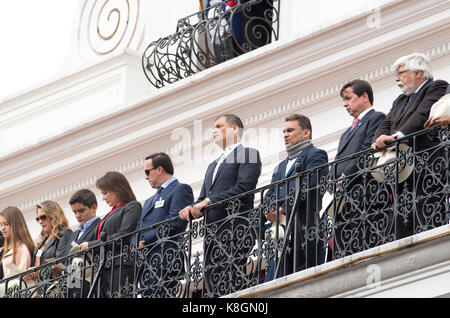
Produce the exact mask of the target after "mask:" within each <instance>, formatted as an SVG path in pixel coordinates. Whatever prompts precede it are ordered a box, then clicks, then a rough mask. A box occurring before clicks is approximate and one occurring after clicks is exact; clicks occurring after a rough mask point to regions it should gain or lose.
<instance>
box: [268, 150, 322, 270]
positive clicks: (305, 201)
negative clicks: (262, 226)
mask: <svg viewBox="0 0 450 318" xmlns="http://www.w3.org/2000/svg"><path fill="white" fill-rule="evenodd" d="M288 161H289V160H288V158H286V159H285V160H283V161H282V162H281V163H280V164H279V165H278V166H277V167H276V168H275V170H274V173H273V175H272V180H271V183H274V182H278V181H281V180H283V179H285V178H290V177H293V176H295V175H296V174H297V172H296V170H295V164H294V165H292V166H291V168H290V169H289V171H288V173H287V175H286V167H287V163H288ZM296 162H300V163H301V171H300V172H303V171H307V170H310V169H313V168H316V167H319V166H322V165H326V164H327V163H328V155H327V153H326V151H324V150H322V149H318V148H316V147H314V146H313V145H312V144H311V145H309V146H307V147H306V148H305V149H303V151H302V152H301V153H300V155H299V156H298V157H297V161H296ZM327 174H328V167H327V166H324V167H323V168H321V169H320V171H319V178H317V172H313V173H311V174H308V175H306V176H304V177H303V178H302V180H301V181H302V186H303V187H304V188H305V190H306V191H305V192H304V193H303V195H301V196H300V197H299V198H300V203H299V210H298V213H297V220H298V223H297V225H298V227H303V226H305V225H307V226H308V227H310V226H312V225H314V222H315V221H316V213H317V212H319V211H320V209H321V208H322V196H323V194H321V191H320V190H319V189H315V187H316V186H317V180H318V179H319V181H320V179H321V178H326V176H327ZM295 185H296V178H293V179H292V180H291V181H289V183H281V184H280V189H279V199H285V198H286V196H287V191H289V190H288V189H295ZM274 194H276V188H275V187H271V188H270V189H269V191H267V193H266V195H265V196H264V201H265V202H266V203H268V202H267V201H266V200H271V199H272V198H271V197H272V196H273V195H274ZM286 203H287V202H286V200H283V201H282V203H281V205H280V206H282V207H283V209H284V210H285V211H286V226H287V225H288V220H289V217H290V213H291V211H292V204H293V202H289V200H288V204H286ZM274 207H275V205H274ZM308 207H309V209H308ZM292 229H293V228H292ZM298 233H302V231H301V229H299V231H298ZM273 235H275V233H273ZM302 237H303V239H304V236H302ZM303 239H302V238H301V235H298V236H297V246H298V247H297V250H296V251H295V253H296V255H297V266H298V268H297V269H296V270H295V271H297V270H301V269H304V268H306V265H307V262H308V267H311V266H316V265H317V264H320V263H322V262H323V255H322V254H323V247H322V245H323V243H321V242H317V244H316V241H315V240H311V239H308V240H307V244H306V246H307V250H308V257H306V252H305V249H304V248H303V247H302V244H304V243H305V242H303ZM289 244H290V246H291V250H290V251H289V252H288V253H287V258H286V260H287V262H286V264H285V266H286V267H285V270H286V272H285V274H290V273H292V272H293V256H294V250H293V244H294V240H290V241H289ZM283 267H284V266H283Z"/></svg>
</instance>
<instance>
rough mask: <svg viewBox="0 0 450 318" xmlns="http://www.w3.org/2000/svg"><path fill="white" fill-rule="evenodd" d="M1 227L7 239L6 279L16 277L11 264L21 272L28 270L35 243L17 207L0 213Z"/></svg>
mask: <svg viewBox="0 0 450 318" xmlns="http://www.w3.org/2000/svg"><path fill="white" fill-rule="evenodd" d="M0 227H1V231H2V233H3V236H4V237H5V243H4V253H3V258H2V262H1V263H2V267H3V273H4V275H5V277H8V276H11V275H15V274H17V272H14V271H12V270H11V268H10V267H11V266H9V265H10V264H12V265H14V266H15V267H16V268H17V269H18V270H20V272H24V271H26V270H28V268H29V267H30V265H31V255H32V254H33V250H34V243H33V240H32V239H31V235H30V232H29V231H28V227H27V224H26V222H25V219H24V217H23V214H22V212H21V211H20V210H19V209H18V208H17V207H12V206H10V207H7V208H5V209H3V211H2V212H0Z"/></svg>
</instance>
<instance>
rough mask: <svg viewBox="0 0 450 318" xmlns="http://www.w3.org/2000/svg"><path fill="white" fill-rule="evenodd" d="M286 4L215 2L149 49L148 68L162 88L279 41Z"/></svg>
mask: <svg viewBox="0 0 450 318" xmlns="http://www.w3.org/2000/svg"><path fill="white" fill-rule="evenodd" d="M280 1H281V0H240V1H215V2H214V1H211V2H212V3H214V4H213V5H211V6H210V7H208V8H206V9H204V10H202V11H200V12H197V13H195V14H192V15H190V16H187V17H185V18H183V19H180V20H179V21H178V24H177V29H176V32H175V33H174V34H171V35H169V36H166V37H163V38H160V39H158V40H156V41H154V42H152V43H150V45H149V46H148V47H147V48H146V50H145V51H144V54H143V56H142V68H143V70H144V73H145V75H146V76H147V78H148V80H149V81H150V83H151V84H152V85H153V86H155V87H157V88H160V87H163V86H165V85H166V84H170V83H173V82H175V81H178V80H180V79H182V78H185V77H188V76H190V75H192V74H195V73H197V72H199V71H202V70H204V69H206V68H209V67H211V66H214V65H217V64H219V63H222V62H224V61H226V60H229V59H231V58H234V57H236V56H238V55H241V54H243V53H246V52H249V51H251V50H253V49H255V48H258V47H261V46H263V45H266V44H268V43H270V42H271V41H272V40H278V36H279V13H280Z"/></svg>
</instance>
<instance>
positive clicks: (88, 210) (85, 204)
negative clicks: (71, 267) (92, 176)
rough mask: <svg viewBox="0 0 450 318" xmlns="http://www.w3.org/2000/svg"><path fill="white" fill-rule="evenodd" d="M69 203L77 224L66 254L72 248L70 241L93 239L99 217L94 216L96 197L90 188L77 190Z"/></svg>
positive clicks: (79, 241)
mask: <svg viewBox="0 0 450 318" xmlns="http://www.w3.org/2000/svg"><path fill="white" fill-rule="evenodd" d="M69 204H70V208H71V209H72V211H73V213H74V215H75V218H76V219H77V222H78V224H79V225H78V229H77V230H76V231H75V232H73V233H72V237H71V239H70V242H69V245H68V246H67V254H69V251H70V249H71V248H72V242H75V243H77V244H80V243H82V242H88V241H92V240H94V239H95V234H96V229H97V226H98V223H100V218H99V217H98V216H96V214H97V198H96V197H95V194H94V192H92V191H91V190H89V189H81V190H78V191H77V192H75V193H74V194H73V195H72V197H71V198H70V200H69Z"/></svg>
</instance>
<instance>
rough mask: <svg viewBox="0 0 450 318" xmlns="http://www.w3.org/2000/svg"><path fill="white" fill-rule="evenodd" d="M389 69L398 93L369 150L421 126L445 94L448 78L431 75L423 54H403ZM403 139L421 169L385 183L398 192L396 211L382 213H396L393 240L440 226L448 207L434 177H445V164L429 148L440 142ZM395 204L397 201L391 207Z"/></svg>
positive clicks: (424, 137)
mask: <svg viewBox="0 0 450 318" xmlns="http://www.w3.org/2000/svg"><path fill="white" fill-rule="evenodd" d="M393 67H394V70H395V80H396V82H397V83H398V87H399V88H400V89H401V90H402V94H401V95H400V96H398V97H397V98H396V99H395V100H394V102H393V104H392V108H391V110H390V111H389V113H388V114H387V116H386V118H385V120H384V121H383V122H382V123H381V124H380V126H379V127H378V128H377V130H376V131H375V135H374V139H373V144H372V148H373V149H383V150H385V149H386V147H387V146H388V144H389V143H391V142H393V141H394V140H395V139H397V138H403V137H405V136H407V135H410V134H413V133H416V132H418V131H420V130H422V129H423V128H424V124H425V122H426V121H427V119H428V117H429V115H430V110H431V106H432V105H433V104H434V103H435V102H436V101H438V100H439V99H440V98H441V97H442V96H444V94H445V91H446V89H447V86H448V83H447V82H446V81H443V80H434V79H433V75H432V73H431V65H430V61H429V60H428V58H427V57H426V56H425V55H423V54H420V53H412V54H410V55H406V56H403V57H401V58H399V59H397V61H395V63H394V65H393ZM402 142H404V143H407V144H409V146H411V150H412V153H414V155H415V158H413V157H410V158H413V159H415V160H414V161H415V162H417V163H419V167H421V168H420V169H418V168H417V169H414V171H413V173H411V174H410V176H409V177H408V178H407V179H406V180H405V181H403V183H401V184H397V185H396V184H395V183H393V182H391V181H387V182H385V185H386V186H387V190H388V191H389V192H390V194H389V195H395V196H397V199H396V200H394V197H391V199H390V201H391V208H390V209H391V210H389V211H394V214H392V212H389V211H386V214H387V215H389V216H391V217H394V219H393V223H392V224H391V225H388V226H392V232H393V234H394V235H395V238H396V239H400V238H403V237H407V236H410V235H413V234H414V233H417V232H418V231H424V230H427V229H430V228H434V227H437V226H440V225H442V224H443V222H444V220H445V210H446V209H445V203H444V202H443V199H442V197H445V195H442V191H443V187H444V186H443V184H442V182H439V181H438V180H445V171H443V169H441V167H444V168H445V164H442V163H441V159H439V157H442V155H441V154H440V153H439V152H438V151H436V150H435V149H433V148H432V147H433V146H435V145H437V143H439V141H438V140H437V141H436V140H433V139H432V138H430V137H429V136H428V134H426V133H423V134H418V135H417V136H415V137H411V138H408V139H407V140H404V141H403V140H402ZM428 149H429V150H428ZM443 160H445V158H443ZM444 162H445V161H444ZM400 164H401V162H399V165H398V169H400V168H401V167H400ZM391 166H392V165H391ZM438 170H439V171H438ZM426 179H429V180H426ZM430 180H432V181H431V182H430ZM394 202H397V204H396V205H394V206H392V205H393V204H394Z"/></svg>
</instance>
